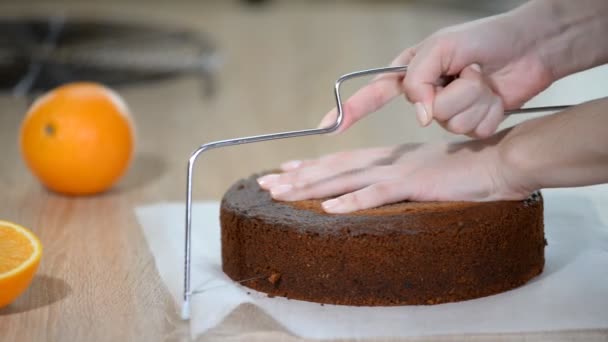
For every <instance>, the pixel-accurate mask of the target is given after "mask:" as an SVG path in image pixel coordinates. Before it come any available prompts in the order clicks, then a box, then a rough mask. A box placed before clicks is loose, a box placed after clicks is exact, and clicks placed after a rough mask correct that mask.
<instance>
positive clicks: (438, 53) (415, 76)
mask: <svg viewBox="0 0 608 342" xmlns="http://www.w3.org/2000/svg"><path fill="white" fill-rule="evenodd" d="M446 72H447V70H444V63H443V55H442V50H441V49H439V48H436V47H428V48H425V47H423V48H422V49H421V50H420V51H419V53H417V54H416V55H415V56H414V58H413V59H412V61H411V63H410V65H409V67H408V71H407V74H406V75H405V78H404V79H403V84H402V86H403V91H404V93H405V95H406V97H407V99H408V100H409V101H410V102H411V103H413V104H414V105H415V107H416V116H417V118H418V121H419V122H420V124H421V125H422V126H428V125H429V124H430V123H431V121H433V101H434V100H435V93H436V91H437V89H438V88H440V87H441V86H442V76H444V74H445V73H446Z"/></svg>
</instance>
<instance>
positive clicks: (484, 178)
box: [258, 134, 535, 213]
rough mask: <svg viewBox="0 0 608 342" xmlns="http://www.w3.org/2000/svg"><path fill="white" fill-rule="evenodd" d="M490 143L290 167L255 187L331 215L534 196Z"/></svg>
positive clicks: (358, 154)
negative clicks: (318, 204) (317, 203)
mask: <svg viewBox="0 0 608 342" xmlns="http://www.w3.org/2000/svg"><path fill="white" fill-rule="evenodd" d="M502 136H503V134H500V135H496V136H494V137H492V138H491V139H486V140H474V141H467V142H462V143H456V144H430V145H414V144H412V145H399V146H396V147H390V148H373V149H364V150H357V151H351V152H342V153H337V154H332V155H329V156H325V157H322V158H320V159H317V160H307V161H302V162H294V161H292V162H288V163H285V164H283V165H282V169H283V171H284V172H283V173H281V174H271V175H266V176H263V177H261V178H260V179H259V180H258V182H259V184H260V185H261V187H262V188H264V189H266V190H269V191H270V193H271V195H272V197H273V198H275V199H277V200H283V201H297V200H304V199H311V198H331V197H334V196H339V197H337V198H334V199H330V200H327V201H325V202H323V208H324V210H325V211H327V212H329V213H347V212H352V211H356V210H361V209H367V208H372V207H377V206H380V205H383V204H388V203H394V202H399V201H403V200H413V201H435V200H437V201H452V200H469V201H489V200H503V199H505V200H517V199H524V198H526V197H527V196H529V195H530V193H531V192H532V191H533V190H535V189H531V188H529V187H528V185H527V184H522V183H519V182H517V181H516V180H517V178H516V177H514V176H515V175H512V174H510V173H509V169H508V168H506V167H505V165H503V163H502V162H501V155H500V152H499V148H498V146H497V144H498V142H499V141H500V139H501V138H502Z"/></svg>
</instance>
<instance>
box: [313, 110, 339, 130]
mask: <svg viewBox="0 0 608 342" xmlns="http://www.w3.org/2000/svg"><path fill="white" fill-rule="evenodd" d="M334 112H335V111H331V112H329V113H327V115H325V117H324V118H323V120H321V123H320V124H319V126H317V128H327V127H330V126H331V125H333V123H334V122H336V118H335V116H336V115H335V113H334Z"/></svg>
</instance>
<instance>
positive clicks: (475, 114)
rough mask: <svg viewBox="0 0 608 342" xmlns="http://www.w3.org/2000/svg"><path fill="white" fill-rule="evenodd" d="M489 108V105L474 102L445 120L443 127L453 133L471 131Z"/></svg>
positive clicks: (468, 132) (467, 132) (486, 113)
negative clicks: (469, 106)
mask: <svg viewBox="0 0 608 342" xmlns="http://www.w3.org/2000/svg"><path fill="white" fill-rule="evenodd" d="M489 109H490V106H489V105H486V104H484V103H479V104H476V105H475V106H473V107H471V108H469V109H467V110H466V111H464V112H462V113H460V114H458V115H456V116H454V117H452V118H451V119H450V120H448V121H447V122H445V125H444V128H445V129H446V130H447V131H449V132H452V133H455V134H470V133H473V131H475V128H477V125H479V123H480V122H481V121H482V120H483V119H484V117H485V116H486V115H488V111H489Z"/></svg>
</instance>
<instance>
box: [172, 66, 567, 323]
mask: <svg viewBox="0 0 608 342" xmlns="http://www.w3.org/2000/svg"><path fill="white" fill-rule="evenodd" d="M406 71H407V65H405V66H396V67H384V68H375V69H368V70H362V71H356V72H352V73H349V74H346V75H343V76H341V77H340V78H338V80H337V81H336V83H335V85H334V96H335V100H336V108H337V111H338V116H337V118H336V122H335V123H334V124H333V125H331V126H329V127H326V128H315V129H305V130H299V131H291V132H282V133H273V134H263V135H255V136H249V137H243V138H235V139H227V140H219V141H214V142H210V143H207V144H204V145H201V146H200V147H199V148H197V149H196V150H195V151H194V152H193V153H192V155H191V156H190V159H189V160H188V173H187V176H186V226H185V233H186V241H185V248H184V251H185V255H184V303H183V306H182V319H184V320H187V319H190V299H191V297H192V291H191V289H190V285H191V284H190V274H191V256H192V253H191V249H192V173H193V169H194V164H195V162H196V160H197V159H198V157H199V156H200V155H201V153H203V152H205V151H208V150H211V149H215V148H220V147H228V146H235V145H243V144H250V143H256V142H261V141H268V140H277V139H286V138H296V137H303V136H309V135H317V134H326V133H331V132H334V131H335V130H337V129H338V128H339V127H340V125H342V122H343V119H344V111H343V108H342V99H341V97H340V86H341V85H342V83H343V82H344V81H347V80H349V79H352V78H357V77H363V76H368V75H373V74H381V73H399V72H401V73H403V72H406ZM568 107H569V106H552V107H536V108H526V109H518V110H514V111H506V112H505V114H507V115H508V114H515V113H531V112H548V111H558V110H562V109H565V108H568Z"/></svg>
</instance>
